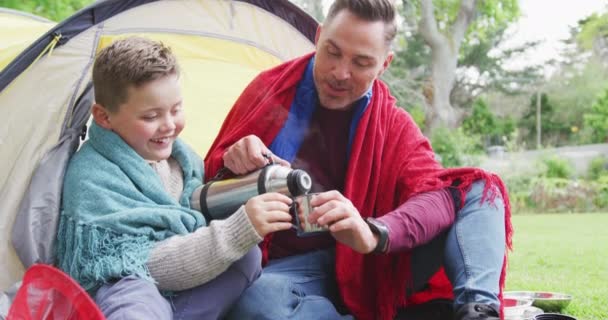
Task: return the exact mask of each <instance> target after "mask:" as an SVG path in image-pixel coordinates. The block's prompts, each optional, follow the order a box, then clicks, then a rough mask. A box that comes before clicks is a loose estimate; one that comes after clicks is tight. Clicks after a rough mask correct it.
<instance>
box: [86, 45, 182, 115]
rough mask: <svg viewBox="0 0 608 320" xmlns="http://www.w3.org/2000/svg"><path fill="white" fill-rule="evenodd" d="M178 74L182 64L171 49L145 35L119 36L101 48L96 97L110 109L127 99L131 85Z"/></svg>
mask: <svg viewBox="0 0 608 320" xmlns="http://www.w3.org/2000/svg"><path fill="white" fill-rule="evenodd" d="M172 74H176V75H179V66H178V65H177V60H176V58H175V56H174V55H173V53H172V52H171V49H169V47H167V46H165V45H164V44H162V43H161V42H157V41H153V40H150V39H146V38H141V37H129V38H125V39H121V40H117V41H115V42H114V43H112V44H111V45H109V46H108V47H106V48H104V49H103V50H101V52H100V53H99V55H98V56H97V59H96V60H95V64H94V65H93V87H94V89H95V101H96V103H98V104H100V105H102V106H103V107H104V108H106V109H107V110H108V111H109V112H117V111H118V106H119V105H121V104H122V103H124V102H126V101H127V98H128V97H127V92H128V89H129V87H131V86H134V87H135V88H137V87H139V86H141V85H143V84H145V83H148V82H150V81H153V80H156V79H159V78H162V77H165V76H168V75H172Z"/></svg>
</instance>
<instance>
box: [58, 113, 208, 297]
mask: <svg viewBox="0 0 608 320" xmlns="http://www.w3.org/2000/svg"><path fill="white" fill-rule="evenodd" d="M171 155H172V157H173V158H175V159H176V160H177V161H178V162H179V164H180V166H181V168H182V171H183V174H184V191H183V193H182V196H181V198H180V200H179V203H178V202H177V201H176V200H175V199H174V198H172V197H171V195H169V193H167V192H166V191H165V189H164V187H163V184H162V182H161V180H160V177H159V176H158V174H156V172H155V171H154V170H153V169H152V168H151V167H150V165H149V164H148V162H146V160H144V159H143V158H142V157H141V156H139V155H138V154H137V153H136V152H135V150H133V149H132V148H131V147H129V145H127V144H126V143H125V142H124V141H123V140H122V139H121V138H120V137H119V136H118V135H116V134H115V133H114V132H112V131H109V130H106V129H103V128H101V127H99V126H97V125H96V124H93V125H92V126H91V129H90V131H89V140H88V141H87V142H85V143H84V145H83V146H82V148H81V149H80V150H79V151H78V152H77V153H76V154H75V155H74V157H73V158H72V159H71V161H70V164H69V166H68V169H67V172H66V175H65V180H64V186H63V198H62V199H63V203H62V206H63V210H62V213H61V219H60V223H59V230H58V235H57V246H56V255H57V264H58V266H59V267H60V268H61V269H62V270H64V271H65V272H67V273H68V274H70V276H72V277H73V278H74V279H76V280H77V281H78V282H79V283H80V284H81V285H82V286H83V288H85V289H86V290H87V291H89V293H94V292H95V291H96V290H97V289H98V288H99V286H101V285H102V284H104V283H107V282H109V281H112V280H117V279H120V278H122V277H125V276H127V275H137V276H139V277H141V278H144V279H150V274H149V272H148V270H147V268H146V261H147V259H148V255H149V253H150V249H151V247H152V246H153V245H154V243H155V242H157V241H161V240H164V239H166V238H169V237H171V236H173V235H177V234H187V233H190V232H193V231H194V230H196V229H197V228H199V227H201V226H203V225H205V220H204V218H203V216H202V214H201V213H200V212H198V211H195V210H193V209H190V195H191V194H192V192H193V191H194V189H195V188H196V187H198V186H200V185H201V184H202V175H203V169H202V168H203V166H202V162H201V159H200V158H199V157H198V156H197V155H196V154H195V153H194V152H193V151H191V150H190V149H189V148H188V147H187V146H186V145H185V144H184V143H183V142H182V141H180V140H176V141H175V142H174V144H173V151H172V154H171ZM150 280H151V279H150Z"/></svg>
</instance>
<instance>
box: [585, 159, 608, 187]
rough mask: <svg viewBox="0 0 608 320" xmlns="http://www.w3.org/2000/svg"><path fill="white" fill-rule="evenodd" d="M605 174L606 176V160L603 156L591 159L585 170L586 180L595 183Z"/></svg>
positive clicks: (607, 171)
mask: <svg viewBox="0 0 608 320" xmlns="http://www.w3.org/2000/svg"><path fill="white" fill-rule="evenodd" d="M606 174H608V159H606V157H605V156H599V157H595V158H593V159H592V160H591V162H590V163H589V168H587V179H589V180H594V181H595V180H598V179H599V178H600V176H603V175H606Z"/></svg>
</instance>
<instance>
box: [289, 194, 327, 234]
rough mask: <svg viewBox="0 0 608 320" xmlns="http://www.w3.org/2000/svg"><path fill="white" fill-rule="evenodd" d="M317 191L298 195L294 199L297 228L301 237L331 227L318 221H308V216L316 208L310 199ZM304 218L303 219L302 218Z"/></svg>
mask: <svg viewBox="0 0 608 320" xmlns="http://www.w3.org/2000/svg"><path fill="white" fill-rule="evenodd" d="M316 195H317V193H308V194H304V195H301V196H297V197H295V198H294V199H293V203H294V204H293V207H292V210H293V215H294V217H295V221H296V223H295V226H294V227H295V229H296V231H297V232H298V236H299V237H304V236H311V235H314V234H317V233H320V232H328V231H329V228H328V227H327V226H322V225H319V224H317V223H310V222H308V216H309V215H310V214H311V213H312V210H313V209H314V208H313V207H312V206H311V205H310V200H312V198H313V197H314V196H316ZM300 218H301V219H302V220H301V219H300Z"/></svg>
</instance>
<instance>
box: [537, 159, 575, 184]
mask: <svg viewBox="0 0 608 320" xmlns="http://www.w3.org/2000/svg"><path fill="white" fill-rule="evenodd" d="M541 163H542V167H543V169H542V171H541V176H542V177H546V178H557V179H569V178H571V177H572V176H573V174H574V167H573V166H572V164H571V163H570V161H568V160H567V159H564V158H560V157H558V156H551V157H547V158H544V159H542V160H541Z"/></svg>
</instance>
